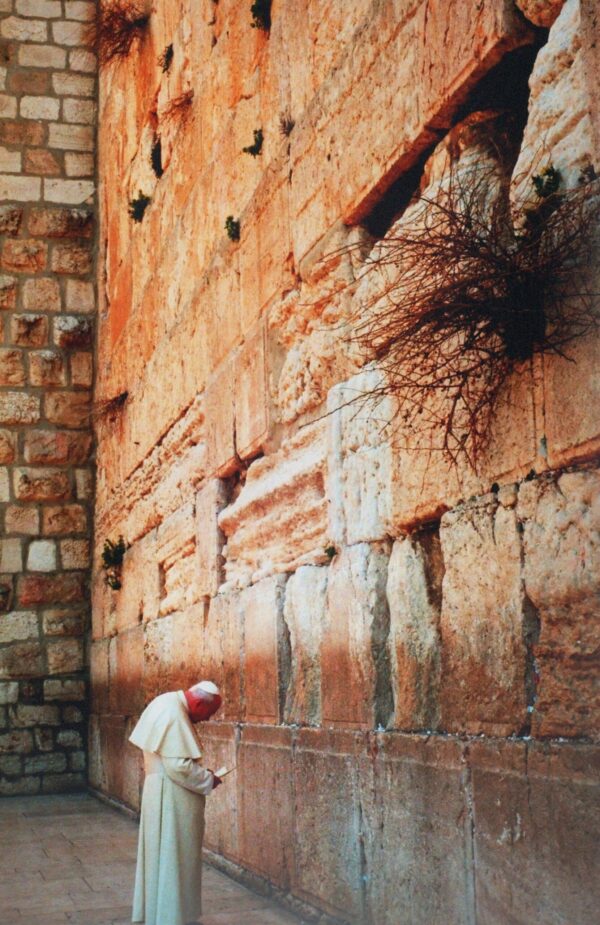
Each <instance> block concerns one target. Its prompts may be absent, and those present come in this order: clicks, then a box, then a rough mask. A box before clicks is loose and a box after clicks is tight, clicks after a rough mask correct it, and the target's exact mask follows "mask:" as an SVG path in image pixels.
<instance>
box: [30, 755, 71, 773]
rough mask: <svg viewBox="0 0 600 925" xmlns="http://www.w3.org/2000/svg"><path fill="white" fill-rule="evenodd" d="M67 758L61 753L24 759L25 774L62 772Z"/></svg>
mask: <svg viewBox="0 0 600 925" xmlns="http://www.w3.org/2000/svg"><path fill="white" fill-rule="evenodd" d="M66 767H67V757H66V755H64V754H63V753H62V752H58V753H55V754H46V755H31V756H30V757H29V758H26V759H25V773H26V774H40V773H43V772H44V771H64V770H65V769H66Z"/></svg>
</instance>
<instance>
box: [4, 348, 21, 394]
mask: <svg viewBox="0 0 600 925" xmlns="http://www.w3.org/2000/svg"><path fill="white" fill-rule="evenodd" d="M24 384H25V367H24V365H23V354H22V352H21V351H20V350H13V349H12V348H10V347H5V348H0V386H1V385H24Z"/></svg>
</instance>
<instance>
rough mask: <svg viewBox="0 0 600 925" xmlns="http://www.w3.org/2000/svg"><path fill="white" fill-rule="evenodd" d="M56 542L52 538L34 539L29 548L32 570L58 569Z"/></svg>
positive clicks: (28, 558) (28, 553) (30, 568)
mask: <svg viewBox="0 0 600 925" xmlns="http://www.w3.org/2000/svg"><path fill="white" fill-rule="evenodd" d="M56 563H57V557H56V544H55V543H54V542H53V541H52V540H33V541H32V542H31V543H30V544H29V548H28V550H27V568H28V570H29V571H30V572H53V571H55V569H56Z"/></svg>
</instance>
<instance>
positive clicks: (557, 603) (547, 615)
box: [518, 471, 600, 737]
mask: <svg viewBox="0 0 600 925" xmlns="http://www.w3.org/2000/svg"><path fill="white" fill-rule="evenodd" d="M599 490H600V476H599V474H598V472H597V471H592V472H570V473H564V474H563V475H560V476H559V477H558V478H556V479H555V478H548V479H539V480H534V481H531V482H527V483H525V484H523V485H522V486H521V488H520V491H519V503H518V514H519V518H520V520H521V522H522V524H523V548H524V560H523V572H524V578H525V591H526V593H527V595H528V597H529V599H530V601H531V603H532V605H533V607H534V608H535V609H536V611H537V614H536V616H537V619H538V620H539V626H538V627H537V633H536V637H534V638H533V639H532V652H533V657H534V659H535V663H534V670H535V675H536V677H535V679H534V680H535V681H536V684H535V690H534V698H535V699H534V703H533V707H534V709H533V713H532V730H533V731H534V733H535V734H536V735H544V736H559V735H568V736H573V735H576V736H594V737H596V736H597V734H598V722H597V720H598V715H599V711H600V693H599V692H598V685H597V681H596V679H597V675H598V669H599V662H598V628H597V621H596V619H595V614H596V612H597V606H598V591H599V585H598V575H599V574H600V541H599V539H598V531H599V529H600V519H599V516H600V512H599V509H598V497H599Z"/></svg>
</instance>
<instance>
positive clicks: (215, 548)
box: [195, 479, 227, 597]
mask: <svg viewBox="0 0 600 925" xmlns="http://www.w3.org/2000/svg"><path fill="white" fill-rule="evenodd" d="M226 501H227V491H226V488H225V483H224V482H223V481H222V480H221V479H210V480H209V481H208V482H207V483H206V485H204V486H203V488H201V489H200V491H199V492H198V493H197V495H196V504H195V516H196V568H197V585H198V594H199V596H200V597H214V596H215V594H216V593H217V591H218V590H219V585H220V584H221V581H222V576H223V553H222V551H223V544H224V542H225V537H224V536H223V533H222V532H221V530H220V528H219V523H218V517H219V514H220V512H221V511H222V510H223V508H224V507H225V504H226Z"/></svg>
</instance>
